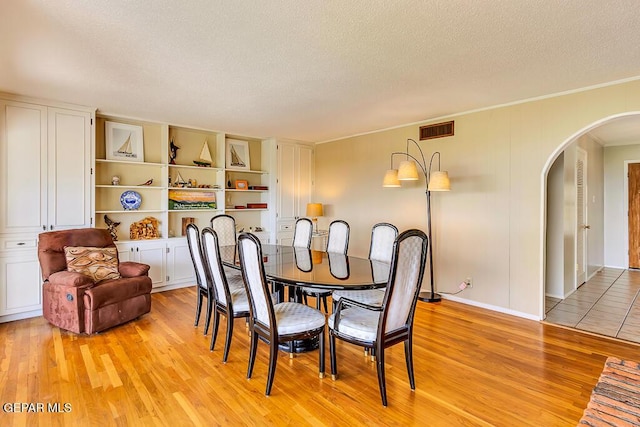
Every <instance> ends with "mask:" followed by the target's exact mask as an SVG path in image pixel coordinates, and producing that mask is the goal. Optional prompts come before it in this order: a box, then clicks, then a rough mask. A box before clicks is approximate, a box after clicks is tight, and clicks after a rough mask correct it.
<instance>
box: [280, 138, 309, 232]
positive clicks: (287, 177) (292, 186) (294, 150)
mask: <svg viewBox="0 0 640 427" xmlns="http://www.w3.org/2000/svg"><path fill="white" fill-rule="evenodd" d="M277 151H278V166H277V168H278V194H277V212H276V214H277V229H278V236H277V240H278V244H281V245H290V244H291V243H292V242H293V231H294V227H295V221H296V220H297V219H298V218H300V217H304V216H305V214H306V209H307V203H311V202H312V199H311V198H312V196H313V180H314V151H313V147H311V146H308V145H303V144H294V143H283V142H279V143H278V150H277Z"/></svg>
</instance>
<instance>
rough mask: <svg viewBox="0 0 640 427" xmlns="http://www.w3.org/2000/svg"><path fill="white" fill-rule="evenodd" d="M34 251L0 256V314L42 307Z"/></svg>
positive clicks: (37, 267)
mask: <svg viewBox="0 0 640 427" xmlns="http://www.w3.org/2000/svg"><path fill="white" fill-rule="evenodd" d="M41 290H42V276H41V275H40V264H39V263H38V258H37V256H36V252H35V251H33V252H30V253H22V254H20V255H16V256H6V257H0V316H3V315H7V314H16V313H21V312H24V311H31V310H40V309H41V308H42V297H41V295H42V294H41Z"/></svg>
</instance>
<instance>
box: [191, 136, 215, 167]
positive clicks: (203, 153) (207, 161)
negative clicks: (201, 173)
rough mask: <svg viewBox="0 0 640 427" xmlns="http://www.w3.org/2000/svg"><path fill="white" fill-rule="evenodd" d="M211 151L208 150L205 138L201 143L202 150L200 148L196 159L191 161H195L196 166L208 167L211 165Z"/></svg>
mask: <svg viewBox="0 0 640 427" xmlns="http://www.w3.org/2000/svg"><path fill="white" fill-rule="evenodd" d="M211 161H212V159H211V152H210V151H209V145H208V144H207V140H206V139H205V140H204V143H203V144H202V150H200V157H199V158H198V160H194V161H193V163H195V164H196V165H198V166H204V167H209V166H211Z"/></svg>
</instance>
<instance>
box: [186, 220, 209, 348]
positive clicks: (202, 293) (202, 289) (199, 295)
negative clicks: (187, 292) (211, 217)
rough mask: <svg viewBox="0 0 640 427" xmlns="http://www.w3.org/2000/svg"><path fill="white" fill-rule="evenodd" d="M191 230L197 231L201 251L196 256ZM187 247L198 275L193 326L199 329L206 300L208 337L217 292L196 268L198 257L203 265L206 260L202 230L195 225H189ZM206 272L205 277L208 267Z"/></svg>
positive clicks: (205, 328) (197, 241)
mask: <svg viewBox="0 0 640 427" xmlns="http://www.w3.org/2000/svg"><path fill="white" fill-rule="evenodd" d="M191 229H195V233H194V234H195V236H196V237H195V239H196V244H197V246H198V248H199V250H200V253H199V254H194V253H193V249H192V246H191V243H192V242H191V234H190V233H189V230H191ZM187 246H189V254H190V255H191V262H192V264H193V269H194V271H195V274H196V286H197V288H198V289H197V291H196V319H195V322H194V324H193V326H195V327H197V326H198V324H199V323H200V313H201V311H202V299H203V298H206V299H207V314H206V316H205V322H204V334H205V335H207V333H208V332H209V323H210V322H211V311H212V306H213V301H214V300H215V294H214V292H215V290H214V289H212V288H211V286H210V284H211V283H210V282H209V281H208V280H207V278H206V277H200V276H201V275H200V273H199V272H198V269H197V268H196V259H195V257H196V256H200V260H201V262H202V265H203V266H204V265H205V262H204V259H203V258H202V243H201V241H200V230H199V229H198V226H197V225H195V224H188V225H187ZM204 270H205V275H206V267H205V268H204ZM203 284H204V285H206V286H202V285H203Z"/></svg>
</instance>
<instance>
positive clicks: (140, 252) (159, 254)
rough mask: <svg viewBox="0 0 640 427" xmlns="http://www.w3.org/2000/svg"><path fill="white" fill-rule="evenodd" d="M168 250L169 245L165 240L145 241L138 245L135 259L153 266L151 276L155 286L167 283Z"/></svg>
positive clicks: (150, 271) (150, 270)
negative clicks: (167, 245)
mask: <svg viewBox="0 0 640 427" xmlns="http://www.w3.org/2000/svg"><path fill="white" fill-rule="evenodd" d="M166 252H167V247H166V245H165V243H164V242H144V243H139V244H137V245H136V248H135V256H136V258H135V260H136V261H137V262H141V263H143V264H147V265H149V266H151V268H150V269H149V277H151V282H152V283H153V287H154V288H156V287H161V286H164V285H166V284H167V283H166V282H165V270H166V268H165V266H166Z"/></svg>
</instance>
